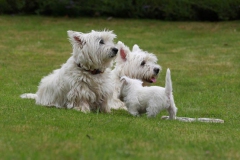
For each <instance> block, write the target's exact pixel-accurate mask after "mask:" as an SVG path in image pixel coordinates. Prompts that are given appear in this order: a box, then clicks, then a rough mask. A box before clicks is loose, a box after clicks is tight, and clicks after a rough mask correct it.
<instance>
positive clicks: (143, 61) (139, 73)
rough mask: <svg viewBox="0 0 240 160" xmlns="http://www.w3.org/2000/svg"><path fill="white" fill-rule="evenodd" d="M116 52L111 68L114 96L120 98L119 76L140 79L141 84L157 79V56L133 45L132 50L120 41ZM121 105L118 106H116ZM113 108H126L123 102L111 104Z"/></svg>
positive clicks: (159, 67)
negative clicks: (114, 62)
mask: <svg viewBox="0 0 240 160" xmlns="http://www.w3.org/2000/svg"><path fill="white" fill-rule="evenodd" d="M117 46H118V49H119V50H118V52H119V54H118V55H117V58H116V65H115V68H114V69H113V70H112V77H113V82H114V85H115V90H114V98H115V99H116V98H120V99H121V93H120V87H121V82H120V78H121V77H122V76H127V77H129V78H134V79H140V80H142V81H143V85H144V86H146V85H148V83H154V82H156V80H157V77H158V73H159V72H160V71H161V70H162V69H161V66H160V65H158V64H157V60H158V59H157V57H156V56H155V55H154V54H152V53H148V52H146V51H143V50H141V49H140V48H139V46H138V45H136V44H135V45H134V46H133V49H132V51H130V49H129V48H128V47H127V46H125V45H124V44H123V43H122V42H121V41H119V42H118V44H117ZM118 106H121V107H120V108H116V107H118ZM113 108H114V109H126V107H125V105H124V103H121V104H119V105H115V106H113Z"/></svg>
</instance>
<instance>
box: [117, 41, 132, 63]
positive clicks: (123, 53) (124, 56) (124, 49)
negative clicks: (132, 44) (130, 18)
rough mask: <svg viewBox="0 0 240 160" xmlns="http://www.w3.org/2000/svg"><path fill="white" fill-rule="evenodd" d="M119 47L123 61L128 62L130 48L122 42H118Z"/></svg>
mask: <svg viewBox="0 0 240 160" xmlns="http://www.w3.org/2000/svg"><path fill="white" fill-rule="evenodd" d="M117 46H118V48H119V52H120V56H121V59H122V60H124V61H126V60H127V55H128V53H129V52H130V50H129V48H128V47H127V46H125V45H124V44H123V43H122V42H121V41H118V43H117Z"/></svg>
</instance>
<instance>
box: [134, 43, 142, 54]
mask: <svg viewBox="0 0 240 160" xmlns="http://www.w3.org/2000/svg"><path fill="white" fill-rule="evenodd" d="M132 51H133V52H136V51H141V49H140V48H139V46H138V45H137V44H134V46H133V48H132Z"/></svg>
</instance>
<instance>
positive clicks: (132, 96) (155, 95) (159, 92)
mask: <svg viewBox="0 0 240 160" xmlns="http://www.w3.org/2000/svg"><path fill="white" fill-rule="evenodd" d="M121 81H123V84H122V87H121V92H122V95H123V99H124V102H125V104H126V106H127V109H128V111H129V113H130V114H132V115H134V116H138V115H139V114H141V113H147V116H148V117H155V116H156V115H157V114H158V113H159V112H160V111H161V110H163V109H167V110H168V113H169V118H170V119H175V118H176V113H177V107H176V106H175V103H174V99H173V94H172V81H171V75H170V70H169V69H167V73H166V82H165V88H163V87H158V86H151V87H147V86H145V87H143V86H142V83H143V82H142V81H140V80H138V79H131V78H128V77H126V76H123V77H122V78H121Z"/></svg>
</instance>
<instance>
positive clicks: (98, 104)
mask: <svg viewBox="0 0 240 160" xmlns="http://www.w3.org/2000/svg"><path fill="white" fill-rule="evenodd" d="M67 33H68V36H69V40H70V42H71V44H72V46H73V53H72V56H71V57H70V58H69V59H68V60H67V62H66V63H65V64H63V65H62V67H61V68H60V69H56V70H54V71H53V72H52V73H51V74H49V75H48V76H46V77H44V78H43V79H42V80H41V82H40V84H39V86H38V90H37V92H36V94H32V93H26V94H23V95H21V97H22V98H33V99H36V104H39V105H43V106H55V107H57V108H69V109H70V108H73V109H76V110H80V111H82V112H90V111H91V110H98V109H99V110H100V111H102V112H110V108H111V106H114V105H116V104H118V103H115V100H113V99H112V95H113V88H114V86H113V83H112V80H111V74H110V73H111V70H110V69H109V67H111V66H112V60H113V59H114V57H115V56H116V54H117V52H118V49H117V48H115V45H114V43H113V39H114V38H115V37H116V35H115V34H113V33H112V32H111V31H102V32H97V31H92V32H90V33H85V34H84V33H81V32H75V31H68V32H67ZM116 101H117V100H116Z"/></svg>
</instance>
